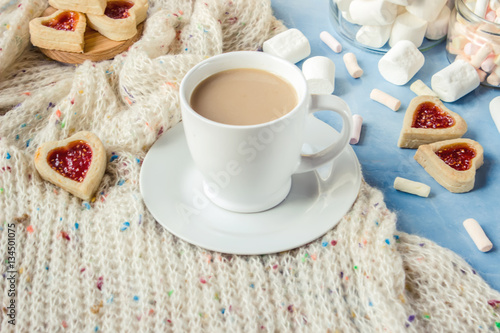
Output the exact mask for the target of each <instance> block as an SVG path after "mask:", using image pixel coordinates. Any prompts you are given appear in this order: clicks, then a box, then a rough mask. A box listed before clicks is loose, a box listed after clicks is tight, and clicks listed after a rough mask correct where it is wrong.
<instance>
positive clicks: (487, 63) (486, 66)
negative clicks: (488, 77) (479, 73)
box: [480, 57, 496, 73]
mask: <svg viewBox="0 0 500 333" xmlns="http://www.w3.org/2000/svg"><path fill="white" fill-rule="evenodd" d="M495 66H496V64H495V60H494V58H493V57H488V58H486V59H485V60H484V61H483V62H482V63H481V66H480V67H481V69H482V70H483V71H485V72H486V73H491V71H492V70H493V68H495Z"/></svg>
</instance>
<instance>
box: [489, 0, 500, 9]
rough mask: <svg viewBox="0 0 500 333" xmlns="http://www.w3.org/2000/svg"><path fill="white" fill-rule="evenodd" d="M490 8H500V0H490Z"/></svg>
mask: <svg viewBox="0 0 500 333" xmlns="http://www.w3.org/2000/svg"><path fill="white" fill-rule="evenodd" d="M490 8H491V9H492V10H497V9H499V8H500V1H498V0H490Z"/></svg>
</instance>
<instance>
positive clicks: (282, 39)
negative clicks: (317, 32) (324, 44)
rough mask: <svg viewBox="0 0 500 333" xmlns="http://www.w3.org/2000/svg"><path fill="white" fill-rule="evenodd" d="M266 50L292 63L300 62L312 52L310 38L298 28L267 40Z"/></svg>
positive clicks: (263, 47)
mask: <svg viewBox="0 0 500 333" xmlns="http://www.w3.org/2000/svg"><path fill="white" fill-rule="evenodd" d="M262 49H263V51H264V52H266V53H269V54H272V55H275V56H278V57H280V58H284V59H286V60H288V61H290V62H292V63H296V62H299V61H300V60H302V59H304V58H307V57H308V56H309V54H311V45H310V44H309V40H308V39H307V38H306V36H304V34H303V33H302V32H301V31H300V30H298V29H288V30H285V31H283V32H281V33H279V34H277V35H276V36H274V37H272V38H270V39H268V40H266V41H265V42H264V44H263V45H262Z"/></svg>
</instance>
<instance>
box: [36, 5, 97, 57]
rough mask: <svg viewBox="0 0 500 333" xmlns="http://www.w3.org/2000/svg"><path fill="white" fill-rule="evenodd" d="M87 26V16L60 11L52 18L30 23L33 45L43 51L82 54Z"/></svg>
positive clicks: (51, 16)
mask: <svg viewBox="0 0 500 333" xmlns="http://www.w3.org/2000/svg"><path fill="white" fill-rule="evenodd" d="M86 26H87V22H86V19H85V15H83V14H81V13H79V12H75V11H69V10H58V11H56V12H54V13H53V14H52V15H50V16H46V17H38V18H35V19H33V20H31V21H30V24H29V30H30V37H31V43H32V44H33V45H35V46H38V47H41V48H43V49H48V50H60V51H67V52H80V53H81V52H83V46H84V45H83V44H84V34H85V28H86Z"/></svg>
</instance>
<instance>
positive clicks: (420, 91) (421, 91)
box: [410, 80, 438, 97]
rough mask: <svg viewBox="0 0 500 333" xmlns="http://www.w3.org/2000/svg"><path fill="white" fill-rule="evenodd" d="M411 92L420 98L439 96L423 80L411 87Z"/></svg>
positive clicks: (417, 81)
mask: <svg viewBox="0 0 500 333" xmlns="http://www.w3.org/2000/svg"><path fill="white" fill-rule="evenodd" d="M410 90H411V91H413V92H414V93H415V94H417V95H418V96H435V97H438V95H437V94H436V93H435V92H434V91H432V89H431V88H429V87H428V86H427V85H426V84H425V83H424V82H423V81H422V80H416V81H415V82H413V83H412V84H411V85H410Z"/></svg>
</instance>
